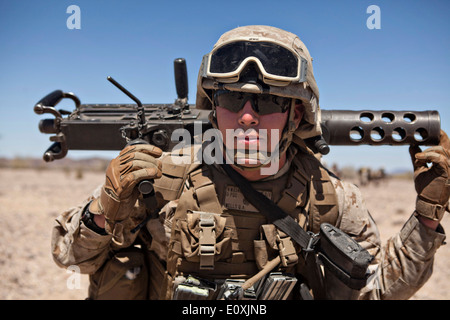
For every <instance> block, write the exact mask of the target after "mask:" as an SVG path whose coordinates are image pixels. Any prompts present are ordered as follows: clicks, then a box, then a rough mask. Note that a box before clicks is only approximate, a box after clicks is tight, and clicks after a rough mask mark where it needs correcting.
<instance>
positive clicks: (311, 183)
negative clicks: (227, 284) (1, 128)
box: [150, 150, 338, 299]
mask: <svg viewBox="0 0 450 320" xmlns="http://www.w3.org/2000/svg"><path fill="white" fill-rule="evenodd" d="M164 166H165V167H164ZM165 169H167V170H165ZM163 172H165V175H164V176H163V178H162V179H160V181H158V183H157V185H155V190H156V191H157V193H158V194H160V195H162V197H163V198H165V200H166V201H167V200H175V199H179V201H178V204H177V209H176V212H175V215H174V217H173V220H172V234H171V239H170V242H169V246H168V257H167V265H166V267H165V268H162V267H161V265H160V264H159V267H158V268H156V267H155V266H153V268H156V269H158V270H154V271H155V272H151V275H150V277H151V281H150V283H153V284H154V285H156V284H157V286H156V288H158V289H160V290H157V289H156V288H155V287H154V288H150V291H152V292H153V294H151V295H150V296H151V297H152V296H153V298H155V297H156V295H157V294H158V291H159V298H160V299H172V296H173V288H174V281H176V279H177V278H179V277H183V276H184V277H188V276H189V275H196V276H199V277H201V278H203V279H208V280H217V279H222V280H223V279H248V278H250V277H252V276H253V275H255V274H256V273H258V271H259V270H260V269H261V268H263V267H264V265H265V264H266V263H267V261H269V260H271V259H272V258H273V257H275V256H277V255H280V258H281V261H282V263H281V265H280V267H282V268H284V269H285V270H290V271H294V272H299V271H298V270H301V266H296V265H297V262H298V253H299V252H300V248H299V247H298V246H297V245H296V244H294V243H293V242H292V241H291V240H290V238H289V237H288V236H287V235H286V234H284V233H283V232H281V231H279V230H277V228H275V226H274V225H272V224H268V222H267V219H266V217H265V216H264V215H262V214H261V213H259V212H257V211H256V209H255V208H254V207H253V206H251V205H250V204H248V203H247V201H246V200H245V199H244V197H243V195H242V194H241V193H240V192H239V190H238V187H237V186H235V185H234V184H233V182H232V181H231V179H230V178H229V177H228V176H227V175H226V174H225V173H224V172H222V171H221V170H220V169H218V168H216V167H212V166H206V165H189V166H187V165H177V164H174V163H173V162H171V161H168V162H166V163H165V164H163ZM167 172H168V173H167ZM185 185H186V186H187V188H184V190H183V187H184V186H185ZM252 185H253V187H254V188H255V189H256V190H259V191H261V192H262V193H263V194H265V195H266V196H268V197H269V198H272V200H273V201H274V202H275V203H276V204H277V205H278V206H279V207H280V208H281V209H283V210H284V211H285V212H286V213H288V214H289V215H291V216H292V217H293V218H294V219H295V220H296V221H297V222H298V223H299V225H300V226H301V227H302V228H304V229H306V230H308V231H312V232H313V233H317V232H318V231H319V227H320V224H321V223H324V222H328V223H330V224H333V225H334V224H335V223H336V220H337V217H338V205H337V203H338V201H337V195H336V191H335V189H334V187H333V184H332V182H331V179H330V176H329V174H328V172H327V170H326V169H325V168H323V166H322V165H321V164H320V162H319V160H317V159H316V158H315V157H314V156H313V155H311V154H309V153H307V152H302V151H300V150H299V151H298V152H297V154H296V155H295V157H294V158H293V160H292V165H291V168H290V171H288V172H287V173H285V174H283V175H282V176H281V177H279V178H277V179H275V180H269V181H258V182H254V183H252ZM280 248H283V250H281V249H280ZM155 263H157V261H156V259H155V257H154V256H151V261H150V265H152V264H153V265H154V264H155ZM299 265H301V263H299ZM163 269H165V272H164V280H163V282H162V283H161V276H162V271H163ZM155 289H156V290H155Z"/></svg>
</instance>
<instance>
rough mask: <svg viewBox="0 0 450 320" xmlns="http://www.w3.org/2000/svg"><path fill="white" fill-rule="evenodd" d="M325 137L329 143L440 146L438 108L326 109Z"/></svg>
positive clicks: (324, 118)
mask: <svg viewBox="0 0 450 320" xmlns="http://www.w3.org/2000/svg"><path fill="white" fill-rule="evenodd" d="M321 124H322V132H323V133H322V136H323V138H324V139H325V141H326V142H327V143H328V144H329V145H336V146H337V145H347V146H350V145H361V144H368V145H410V144H416V145H437V144H439V137H440V130H441V120H440V116H439V113H438V112H437V111H391V110H387V111H371V110H363V111H354V110H323V111H322V119H321Z"/></svg>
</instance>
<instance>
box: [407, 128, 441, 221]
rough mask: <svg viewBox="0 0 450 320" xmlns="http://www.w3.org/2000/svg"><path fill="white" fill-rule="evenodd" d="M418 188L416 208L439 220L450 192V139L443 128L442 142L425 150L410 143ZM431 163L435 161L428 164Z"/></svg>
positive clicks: (425, 214)
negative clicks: (428, 164) (429, 164)
mask: <svg viewBox="0 0 450 320" xmlns="http://www.w3.org/2000/svg"><path fill="white" fill-rule="evenodd" d="M409 152H410V155H411V160H412V162H413V166H414V183H415V188H416V191H417V203H416V211H417V213H418V214H420V215H421V216H423V217H425V218H428V219H431V220H433V221H435V222H437V223H438V222H439V221H440V220H441V219H442V217H443V215H444V212H445V210H446V208H447V205H448V201H449V196H450V180H449V176H450V171H449V167H450V157H449V156H450V140H449V138H448V136H447V134H446V133H445V132H444V131H442V130H441V136H440V143H439V145H438V146H434V147H431V148H428V149H426V150H425V151H422V150H421V149H420V148H419V147H418V146H410V148H409ZM427 163H431V166H430V167H428V166H427Z"/></svg>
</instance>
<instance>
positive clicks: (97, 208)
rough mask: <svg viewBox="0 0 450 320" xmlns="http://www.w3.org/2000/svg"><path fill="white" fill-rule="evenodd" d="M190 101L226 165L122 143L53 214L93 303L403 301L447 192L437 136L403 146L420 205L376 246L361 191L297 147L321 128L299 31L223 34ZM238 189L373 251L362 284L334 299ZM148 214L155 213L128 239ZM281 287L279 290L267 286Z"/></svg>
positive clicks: (56, 244)
mask: <svg viewBox="0 0 450 320" xmlns="http://www.w3.org/2000/svg"><path fill="white" fill-rule="evenodd" d="M196 107H197V108H199V109H209V110H211V114H210V120H211V123H212V124H213V127H214V128H216V129H217V130H218V132H220V134H219V136H221V137H222V138H223V154H224V155H225V159H226V161H224V162H226V163H230V162H232V164H229V165H226V164H225V165H223V164H221V163H220V160H222V158H221V157H218V159H219V161H216V163H213V164H206V163H205V162H202V163H200V162H198V161H195V159H193V155H195V152H191V151H192V150H191V149H190V148H185V149H182V150H177V151H173V152H171V153H167V154H163V153H162V152H161V150H160V149H158V148H156V147H154V146H151V145H134V146H128V147H126V148H124V149H123V150H122V151H121V152H120V154H119V156H118V157H117V158H115V159H113V160H112V161H111V163H110V164H109V166H108V168H107V170H106V181H105V183H104V185H103V186H100V187H99V188H98V189H97V190H96V191H95V192H94V194H93V195H92V196H91V197H90V198H89V199H87V200H86V201H85V202H84V203H83V204H82V205H80V206H79V207H77V208H72V209H70V210H68V211H67V212H64V213H63V214H62V215H60V216H59V217H58V218H57V224H56V225H55V227H54V230H53V240H52V250H53V257H54V259H55V261H56V263H57V264H58V265H59V266H62V267H67V266H70V265H77V266H78V267H79V268H80V270H81V272H83V273H87V274H89V275H90V287H89V298H91V299H191V298H192V299H223V298H230V297H233V298H236V297H238V298H255V297H256V295H259V298H261V299H286V298H289V299H291V298H292V299H301V298H303V299H305V298H308V297H311V292H312V296H314V298H359V299H408V298H409V297H411V296H412V295H413V294H414V293H415V292H416V291H417V290H418V289H419V288H420V287H421V286H422V285H423V284H424V283H425V282H426V281H427V279H428V278H429V277H430V275H431V273H432V265H433V257H434V254H435V252H436V250H437V249H438V248H439V246H440V245H441V244H442V243H443V241H444V239H445V235H444V231H443V229H442V227H441V226H440V225H439V221H440V220H441V219H442V216H443V215H444V212H445V210H446V208H447V204H448V199H449V193H450V190H449V185H448V178H449V176H448V172H449V169H448V166H449V159H448V154H449V151H450V143H449V140H448V138H447V135H446V134H445V133H444V132H442V136H441V143H440V145H439V146H437V147H433V148H430V149H428V150H425V151H424V152H422V151H421V150H420V148H419V147H411V148H410V153H411V157H412V161H413V164H414V172H415V186H416V190H417V193H418V196H417V203H416V210H415V211H414V212H413V213H412V215H411V217H410V218H409V220H408V221H406V223H405V225H404V226H403V228H402V229H401V230H400V232H399V233H398V234H397V235H395V236H394V237H392V238H391V239H389V240H388V241H387V242H386V243H385V244H381V243H380V237H379V233H378V230H377V227H376V224H375V222H374V221H373V219H372V217H371V216H370V214H369V212H368V211H367V209H366V208H365V205H364V202H363V200H362V196H361V193H360V191H359V190H358V188H357V187H356V186H354V185H352V184H349V183H346V182H344V181H341V180H340V179H338V178H337V177H335V176H334V175H333V174H331V173H330V172H329V171H328V170H326V169H325V168H324V167H323V166H322V165H321V164H320V162H319V160H317V158H316V157H315V156H314V154H313V153H312V151H311V150H310V149H309V148H308V147H307V146H306V145H305V143H304V142H303V140H304V139H305V138H308V137H313V136H316V135H318V134H320V133H321V132H320V108H319V91H318V88H317V85H316V82H315V79H314V75H313V68H312V59H311V57H310V54H309V52H308V50H307V48H306V47H305V45H304V44H303V43H302V42H301V41H300V39H299V38H298V37H297V36H296V35H294V34H292V33H290V32H287V31H284V30H280V29H277V28H274V27H269V26H247V27H239V28H236V29H233V30H231V31H229V32H227V33H225V34H223V35H222V36H221V37H220V39H219V40H218V42H217V43H216V44H215V46H214V48H213V50H212V51H211V52H210V53H209V54H207V55H205V57H204V58H203V62H202V65H201V68H200V71H199V75H198V85H197V101H196ZM230 130H231V131H232V133H234V134H235V135H230V134H229V133H230ZM204 147H205V145H203V146H202V148H204ZM252 150H253V151H254V150H257V152H251V151H252ZM180 159H184V160H186V161H179V160H180ZM216 160H217V159H216ZM429 162H431V163H432V166H431V167H427V163H429ZM273 168H275V169H274V170H272V169H273ZM230 170H231V171H230ZM236 173H239V174H240V175H237V176H236ZM239 177H241V178H239ZM242 177H243V178H242ZM144 179H149V180H154V190H155V192H156V197H157V205H156V206H155V207H154V208H146V207H145V199H144V198H143V197H142V195H140V193H139V192H138V190H137V188H136V186H137V184H138V183H139V182H140V181H142V180H144ZM236 179H244V180H245V181H246V182H245V183H239V182H236V181H242V180H236ZM244 185H248V186H249V188H250V189H251V190H253V189H255V190H257V191H260V192H261V193H262V194H264V196H265V197H267V198H269V199H271V201H272V202H273V203H275V204H276V206H277V208H279V209H281V210H282V211H283V212H285V213H286V214H287V216H289V217H290V219H293V220H295V224H296V225H297V224H298V226H300V227H301V229H303V230H306V231H309V232H310V233H308V235H312V234H317V233H318V232H319V230H320V225H321V224H322V223H329V224H331V225H334V226H336V227H337V228H339V229H340V230H342V231H343V232H345V233H346V234H347V235H349V236H350V237H351V238H352V239H354V240H356V241H357V242H358V244H359V245H360V246H361V247H362V248H364V249H365V250H367V251H368V252H369V253H370V254H371V255H372V256H373V257H374V259H373V260H372V261H371V265H370V267H369V269H370V271H371V272H372V276H371V277H370V278H369V280H368V281H367V283H365V286H364V287H363V288H362V289H361V290H358V291H357V292H356V295H355V292H354V290H353V292H351V294H344V295H342V294H341V295H339V294H338V295H336V290H334V289H333V288H334V284H336V285H337V286H338V284H337V282H336V281H335V280H333V281H334V282H333V281H331V280H330V281H328V280H327V278H328V277H331V276H330V275H326V274H325V278H324V279H325V283H326V286H325V287H323V286H322V287H320V286H319V285H318V283H316V282H315V280H314V278H313V277H312V276H311V274H310V272H309V270H312V269H309V268H310V267H309V264H308V256H309V257H311V256H312V255H308V252H309V251H308V250H307V248H305V247H302V246H301V245H299V243H298V241H294V240H293V238H292V237H293V236H292V235H291V233H290V232H284V230H282V228H281V229H280V228H279V227H278V225H277V227H276V226H275V225H274V224H275V222H276V219H269V217H268V216H267V215H266V214H265V213H263V211H265V210H264V208H261V206H258V203H257V201H256V202H252V201H251V197H250V195H249V194H247V193H246V192H243V191H241V190H240V188H243V186H244ZM247 190H249V189H247ZM250 193H251V192H250ZM261 193H259V194H261ZM247 200H249V201H250V202H251V203H250V202H249V201H247ZM269 201H270V200H269ZM257 207H259V208H260V209H257ZM153 212H157V217H156V218H155V219H151V220H149V221H148V223H146V224H145V226H144V227H142V228H141V229H139V230H138V231H137V232H135V231H136V229H135V228H136V226H138V225H139V224H140V223H141V222H142V221H144V220H145V218H146V216H147V215H148V214H151V213H153ZM290 221H292V220H290ZM294 229H295V228H294ZM315 270H316V271H317V270H318V269H315ZM316 276H317V275H316ZM319 277H320V276H319ZM322 277H323V275H322ZM249 279H253V280H254V281H253V280H252V281H250V280H249ZM280 279H281V280H282V282H280V283H282V284H283V285H282V286H280V287H279V290H278V289H277V290H278V291H277V292H276V294H275V293H273V292H275V291H274V290H272V291H270V290H268V289H267V288H268V287H267V286H268V285H269V284H268V283H270V281H272V283H273V282H275V281H278V280H280ZM316 279H317V278H316ZM243 283H244V284H245V285H243ZM286 284H288V285H286ZM291 284H292V285H291ZM294 284H295V286H293V285H294ZM239 286H241V287H242V286H243V287H244V288H246V289H247V290H246V291H245V292H243V290H238V289H236V288H237V287H239ZM292 287H294V289H292ZM233 288H234V289H233ZM281 288H283V290H282V289H281ZM305 288H306V289H305ZM272 289H273V288H272ZM309 289H312V290H309ZM269 291H270V292H269ZM236 292H239V294H238V295H236V294H235V293H236Z"/></svg>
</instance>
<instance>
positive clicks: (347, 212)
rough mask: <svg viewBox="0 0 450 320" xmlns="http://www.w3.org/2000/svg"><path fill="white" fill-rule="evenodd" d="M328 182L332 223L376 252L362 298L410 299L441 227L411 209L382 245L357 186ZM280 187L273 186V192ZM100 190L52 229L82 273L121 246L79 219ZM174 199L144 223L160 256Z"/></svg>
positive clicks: (61, 251)
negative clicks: (334, 200)
mask: <svg viewBox="0 0 450 320" xmlns="http://www.w3.org/2000/svg"><path fill="white" fill-rule="evenodd" d="M167 158H168V157H166V158H164V159H163V164H164V163H166V162H169V164H168V165H167V167H169V166H170V161H165V159H167ZM163 168H164V165H163ZM216 170H218V169H216ZM282 171H283V170H282ZM281 173H282V172H281ZM285 174H286V173H285ZM282 176H283V174H281V175H280V174H278V175H276V176H275V177H273V178H272V179H271V180H270V181H269V183H270V185H272V186H274V189H280V188H279V187H278V188H277V187H276V186H279V183H277V181H278V180H279V179H282ZM331 181H332V183H333V186H334V188H335V190H336V193H337V197H338V204H339V205H338V212H339V214H338V218H337V221H336V226H337V227H339V228H340V229H341V230H343V231H344V232H346V233H347V234H349V235H351V236H352V237H353V238H354V239H355V240H356V241H358V243H360V244H361V246H362V247H364V248H365V249H367V250H368V251H369V252H370V254H372V255H373V256H375V259H374V260H373V261H372V267H371V269H372V270H373V271H374V272H375V275H376V276H374V277H372V278H371V280H370V281H369V283H368V285H367V286H366V287H365V288H363V290H362V291H361V295H360V299H408V298H410V297H411V296H412V295H413V294H414V293H415V292H416V291H417V290H418V289H420V288H421V287H422V285H423V284H424V283H425V282H426V281H427V280H428V278H429V277H430V276H431V274H432V266H433V258H434V254H435V252H436V250H437V249H438V248H439V247H440V246H441V245H442V243H443V241H444V239H445V235H444V233H443V230H442V229H438V231H433V230H431V229H429V228H427V227H425V226H423V225H422V224H421V223H420V222H419V221H418V219H417V218H416V216H415V214H413V215H412V216H411V217H410V218H409V219H408V221H407V222H406V223H405V225H404V226H403V228H402V229H401V231H400V232H399V233H398V234H396V235H395V236H393V237H392V238H390V239H389V240H388V241H387V242H386V243H385V244H384V245H382V244H381V242H380V236H379V232H378V229H377V226H376V224H375V221H374V220H373V219H372V217H371V215H370V214H369V212H368V210H367V208H366V206H365V203H364V200H363V198H362V196H361V192H360V190H359V189H358V188H357V187H356V186H355V185H353V184H350V183H346V182H343V181H341V180H340V179H337V178H335V177H332V178H331ZM178 183H179V182H178ZM156 185H158V180H156ZM156 188H158V187H157V186H156ZM184 188H185V189H184V192H188V190H189V187H188V186H186V185H184ZM281 191H282V190H281V189H280V190H273V192H274V193H277V192H281ZM98 194H99V189H97V191H96V192H94V194H93V195H92V197H90V198H89V199H87V200H86V201H85V203H84V204H83V205H81V206H79V207H76V208H72V209H70V210H68V211H66V212H64V213H63V214H62V215H60V216H59V217H58V218H57V224H56V225H55V227H54V230H53V237H52V252H53V257H54V259H55V261H56V263H57V264H58V265H59V266H61V267H68V266H70V265H76V266H78V267H79V268H80V270H81V272H82V273H88V274H95V273H96V271H98V270H100V269H101V267H102V266H103V265H104V264H105V262H106V261H107V260H108V259H111V256H112V252H115V251H117V250H120V248H117V247H116V246H115V245H114V243H113V242H111V238H112V236H111V235H100V234H98V233H96V232H94V231H93V230H91V229H89V228H87V227H86V226H85V224H84V223H83V221H82V219H81V217H82V214H83V211H84V208H85V206H86V205H87V204H88V203H89V201H90V200H92V199H93V198H94V197H98ZM177 202H178V201H177V199H174V200H171V201H166V203H165V205H164V207H163V208H162V209H161V212H160V218H159V219H157V220H151V221H150V222H149V223H148V224H147V226H146V228H147V230H148V231H149V233H150V234H151V235H152V237H153V241H152V242H151V243H150V242H149V243H147V248H148V250H150V251H151V252H154V253H155V255H156V256H157V257H158V258H159V259H160V260H165V259H166V258H167V247H168V243H169V240H170V225H171V219H172V218H173V215H174V212H175V210H176V207H177ZM135 209H136V212H135V215H134V217H136V218H135V221H131V218H130V219H129V221H127V222H126V223H129V224H130V225H133V226H134V225H136V221H141V220H142V219H143V217H144V216H145V213H144V212H143V210H144V209H143V206H142V204H140V205H139V203H137V205H136V208H135ZM142 232H143V231H142ZM128 237H129V238H130V239H128V240H127V241H129V242H133V241H135V239H136V237H137V236H136V235H132V234H131V233H129V232H127V233H126V234H125V238H128ZM128 267H129V266H128ZM91 286H92V283H91Z"/></svg>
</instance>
